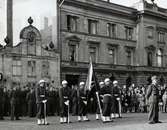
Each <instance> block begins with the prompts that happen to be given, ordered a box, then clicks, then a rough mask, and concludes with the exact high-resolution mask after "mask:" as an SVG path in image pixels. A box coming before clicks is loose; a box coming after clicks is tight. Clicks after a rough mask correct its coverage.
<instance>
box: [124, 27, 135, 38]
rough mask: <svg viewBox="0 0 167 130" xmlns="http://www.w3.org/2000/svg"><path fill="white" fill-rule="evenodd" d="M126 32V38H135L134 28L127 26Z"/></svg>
mask: <svg viewBox="0 0 167 130" xmlns="http://www.w3.org/2000/svg"><path fill="white" fill-rule="evenodd" d="M125 34H126V40H132V39H133V28H132V27H125Z"/></svg>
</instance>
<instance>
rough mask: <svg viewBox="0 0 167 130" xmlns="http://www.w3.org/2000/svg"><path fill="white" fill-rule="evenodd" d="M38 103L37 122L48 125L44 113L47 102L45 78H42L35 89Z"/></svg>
mask: <svg viewBox="0 0 167 130" xmlns="http://www.w3.org/2000/svg"><path fill="white" fill-rule="evenodd" d="M35 96H36V104H37V124H38V125H47V124H48V123H47V121H46V120H45V119H44V118H45V116H46V115H45V113H44V111H45V110H44V103H46V101H47V100H46V99H47V97H46V82H45V80H40V81H39V83H38V85H37V87H36V91H35Z"/></svg>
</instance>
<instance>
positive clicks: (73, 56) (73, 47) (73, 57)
mask: <svg viewBox="0 0 167 130" xmlns="http://www.w3.org/2000/svg"><path fill="white" fill-rule="evenodd" d="M69 60H70V61H76V45H69Z"/></svg>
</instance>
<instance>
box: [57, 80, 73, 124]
mask: <svg viewBox="0 0 167 130" xmlns="http://www.w3.org/2000/svg"><path fill="white" fill-rule="evenodd" d="M67 84H68V82H67V81H66V80H64V81H62V87H61V88H60V89H59V99H60V123H61V124H62V123H68V122H69V108H70V107H69V105H70V104H69V103H70V99H71V89H70V88H69V87H68V86H67Z"/></svg>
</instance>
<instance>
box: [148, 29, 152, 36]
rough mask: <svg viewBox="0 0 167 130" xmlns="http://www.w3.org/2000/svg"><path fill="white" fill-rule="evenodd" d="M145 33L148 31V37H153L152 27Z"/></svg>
mask: <svg viewBox="0 0 167 130" xmlns="http://www.w3.org/2000/svg"><path fill="white" fill-rule="evenodd" d="M147 33H148V38H153V29H148V30H147Z"/></svg>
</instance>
